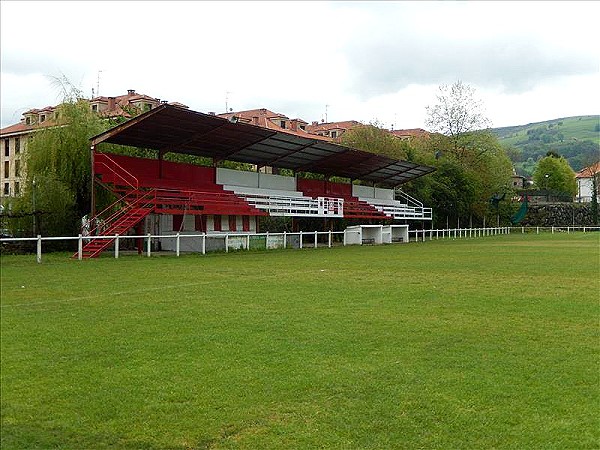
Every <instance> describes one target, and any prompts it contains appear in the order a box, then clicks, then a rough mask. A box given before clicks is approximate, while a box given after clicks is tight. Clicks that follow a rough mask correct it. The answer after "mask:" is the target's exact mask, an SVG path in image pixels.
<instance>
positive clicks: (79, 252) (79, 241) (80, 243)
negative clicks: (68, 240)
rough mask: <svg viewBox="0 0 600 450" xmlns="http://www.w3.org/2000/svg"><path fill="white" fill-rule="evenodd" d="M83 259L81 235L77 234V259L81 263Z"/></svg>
mask: <svg viewBox="0 0 600 450" xmlns="http://www.w3.org/2000/svg"><path fill="white" fill-rule="evenodd" d="M82 258H83V239H82V238H81V233H80V234H79V240H78V241H77V259H78V260H80V261H81V259H82Z"/></svg>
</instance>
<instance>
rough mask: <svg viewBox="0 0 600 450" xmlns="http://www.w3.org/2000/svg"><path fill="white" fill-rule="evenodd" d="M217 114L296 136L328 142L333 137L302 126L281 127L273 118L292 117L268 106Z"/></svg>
mask: <svg viewBox="0 0 600 450" xmlns="http://www.w3.org/2000/svg"><path fill="white" fill-rule="evenodd" d="M217 116H218V117H223V118H224V119H231V118H232V117H237V118H238V119H239V120H240V122H242V123H248V124H250V125H256V126H258V127H261V128H266V129H267V130H273V131H281V132H284V133H288V134H294V135H296V136H301V137H308V138H311V139H319V140H322V141H328V142H330V141H331V139H330V138H328V137H326V136H315V135H313V134H310V133H308V132H306V131H304V130H302V129H300V128H298V129H297V130H292V129H290V128H282V127H280V126H279V125H277V124H276V123H274V122H273V121H272V120H273V119H286V120H290V119H289V118H288V117H287V116H285V115H283V114H280V113H276V112H273V111H270V110H268V109H266V108H259V109H249V110H246V111H235V112H230V113H223V114H217ZM295 120H298V121H299V122H302V123H306V122H304V121H303V120H299V119H295Z"/></svg>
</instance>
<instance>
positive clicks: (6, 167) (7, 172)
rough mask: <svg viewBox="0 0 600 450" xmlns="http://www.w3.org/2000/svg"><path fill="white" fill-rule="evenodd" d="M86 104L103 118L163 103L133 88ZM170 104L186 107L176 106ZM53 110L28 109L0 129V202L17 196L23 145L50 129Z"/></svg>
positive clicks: (133, 113)
mask: <svg viewBox="0 0 600 450" xmlns="http://www.w3.org/2000/svg"><path fill="white" fill-rule="evenodd" d="M87 101H88V102H89V105H90V109H91V110H92V111H95V112H97V113H98V114H99V115H100V116H101V117H104V118H107V119H108V118H114V117H124V118H131V117H134V116H136V115H138V114H139V113H140V112H144V111H147V110H150V109H154V108H156V107H158V106H160V105H161V104H164V103H167V102H166V101H164V100H163V101H161V100H160V99H159V98H154V97H150V96H148V95H145V94H138V93H137V92H135V90H134V89H129V90H128V91H127V94H125V95H119V96H116V97H94V98H92V99H90V100H87ZM170 104H172V105H176V106H179V107H185V108H187V106H185V105H182V104H180V103H170ZM57 109H58V106H46V107H44V108H41V109H37V108H34V109H30V110H28V111H25V112H24V113H23V117H22V118H21V121H20V122H19V123H17V124H14V125H10V126H8V127H5V128H2V129H1V130H0V147H1V148H2V149H3V155H4V156H3V157H2V168H1V170H0V189H1V190H0V200H3V199H4V198H7V197H15V196H18V195H20V193H21V191H22V187H23V184H24V181H25V175H26V168H25V158H24V153H25V151H26V149H27V142H28V141H29V139H31V137H32V136H33V133H34V132H35V131H36V130H38V129H39V128H40V127H47V126H52V125H53V124H54V123H55V121H54V119H56V114H57Z"/></svg>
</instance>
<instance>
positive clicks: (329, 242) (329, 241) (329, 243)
mask: <svg viewBox="0 0 600 450" xmlns="http://www.w3.org/2000/svg"><path fill="white" fill-rule="evenodd" d="M584 232H585V228H584ZM327 246H328V247H329V248H331V230H329V238H328V241H327Z"/></svg>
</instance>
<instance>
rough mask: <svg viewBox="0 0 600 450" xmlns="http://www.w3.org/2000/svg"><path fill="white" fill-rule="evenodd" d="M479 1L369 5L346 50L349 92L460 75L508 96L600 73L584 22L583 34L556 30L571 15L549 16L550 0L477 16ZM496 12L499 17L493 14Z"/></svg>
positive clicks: (365, 93)
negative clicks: (568, 78) (349, 80)
mask: <svg viewBox="0 0 600 450" xmlns="http://www.w3.org/2000/svg"><path fill="white" fill-rule="evenodd" d="M467 3H470V2H467ZM505 5H506V4H505ZM481 6H482V5H481V4H479V5H478V4H475V5H473V4H469V5H465V4H464V3H456V2H450V4H441V3H439V2H436V3H435V4H434V5H431V4H426V5H424V6H419V5H414V4H411V3H408V4H405V3H403V2H401V3H400V4H395V3H392V4H389V5H384V6H383V7H381V8H374V9H371V10H370V15H368V16H367V17H366V18H365V20H364V22H363V28H362V31H359V32H357V33H356V34H355V35H354V36H353V37H352V38H351V39H350V40H349V41H348V42H347V43H346V45H345V46H344V48H343V51H344V55H345V58H346V61H347V64H348V67H349V70H350V73H351V83H350V90H351V91H353V92H356V93H358V95H360V97H361V98H363V99H368V98H371V97H373V96H377V95H383V94H389V93H393V92H397V91H399V90H401V89H403V88H405V87H407V86H409V85H410V84H424V85H426V84H443V83H451V82H454V81H456V80H458V79H460V80H463V81H465V82H467V83H471V84H476V85H478V86H480V87H484V88H499V89H500V90H501V91H504V92H506V93H511V94H513V93H521V92H526V91H528V90H530V89H532V88H533V87H534V86H535V85H537V84H539V83H542V82H546V81H549V80H554V79H557V78H560V77H565V76H572V75H586V74H592V73H597V71H598V50H597V49H596V48H595V47H591V46H590V42H589V37H588V39H586V37H587V36H586V34H585V33H588V31H587V30H585V27H586V23H582V24H581V27H583V34H582V30H579V31H575V32H569V34H567V33H565V32H560V31H559V29H558V27H557V26H556V23H557V22H556V21H557V19H561V20H563V21H564V20H567V21H568V20H569V17H568V16H572V12H571V13H570V14H567V17H564V16H557V15H553V16H548V17H546V16H545V14H546V13H547V11H546V8H550V10H551V12H554V13H556V12H557V11H552V10H553V9H556V8H555V7H554V5H548V4H546V3H541V4H540V7H539V8H535V9H531V8H532V6H531V5H526V7H527V8H529V13H531V14H533V13H532V12H531V11H535V13H536V14H537V15H535V16H533V17H530V16H528V15H527V11H524V10H520V9H518V10H514V9H511V10H510V11H508V8H504V5H502V6H503V7H502V8H501V9H497V6H498V5H495V4H494V3H492V4H491V6H490V7H489V8H488V9H490V10H489V11H488V14H487V15H481V12H482V11H478V8H480V7H481ZM486 6H487V5H486ZM467 7H468V9H467ZM527 8H526V9H527ZM593 9H595V10H597V9H598V8H597V7H593ZM496 13H497V14H500V15H501V17H496V18H495V19H492V18H491V17H493V16H494V15H495V14H496ZM519 14H520V16H519ZM523 16H524V17H525V18H528V19H529V20H530V21H527V20H525V21H524V20H523ZM492 20H494V22H491V21H492ZM579 20H580V21H581V20H584V21H585V19H581V18H580V19H579ZM588 20H589V19H588ZM498 21H500V23H501V24H502V25H501V26H498ZM504 21H506V22H504ZM482 22H484V23H482ZM540 22H542V23H543V24H544V26H542V27H540ZM374 25H375V26H374ZM564 26H565V24H564V22H561V27H563V28H564ZM590 49H593V50H591V51H590Z"/></svg>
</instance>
